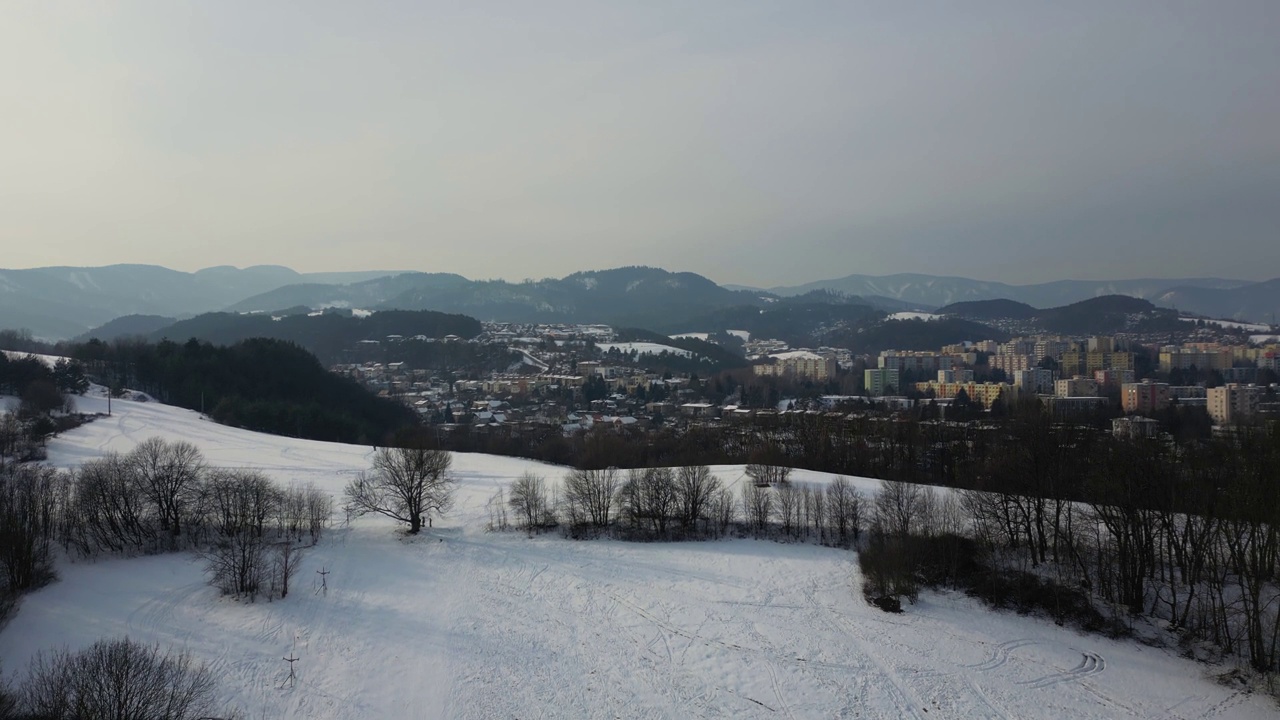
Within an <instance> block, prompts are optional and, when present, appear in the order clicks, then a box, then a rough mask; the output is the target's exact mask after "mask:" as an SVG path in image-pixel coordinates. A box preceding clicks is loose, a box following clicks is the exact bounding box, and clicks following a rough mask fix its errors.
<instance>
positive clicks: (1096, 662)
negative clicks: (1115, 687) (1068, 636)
mask: <svg viewBox="0 0 1280 720" xmlns="http://www.w3.org/2000/svg"><path fill="white" fill-rule="evenodd" d="M1106 669H1107V659H1106V658H1104V657H1102V656H1101V655H1099V654H1097V653H1093V652H1082V653H1080V662H1079V663H1078V664H1077V665H1076V666H1075V667H1073V668H1071V669H1070V670H1067V671H1066V672H1061V673H1053V674H1050V675H1045V676H1044V677H1039V678H1036V679H1034V680H1025V681H1023V682H1020V683H1018V684H1019V685H1026V686H1027V687H1030V688H1035V689H1039V688H1047V687H1052V686H1054V685H1061V684H1062V683H1065V682H1073V681H1077V680H1083V679H1085V678H1087V677H1091V676H1093V675H1097V674H1099V673H1101V672H1103V671H1104V670H1106Z"/></svg>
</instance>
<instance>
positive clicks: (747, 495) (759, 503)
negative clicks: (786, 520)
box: [742, 483, 773, 537]
mask: <svg viewBox="0 0 1280 720" xmlns="http://www.w3.org/2000/svg"><path fill="white" fill-rule="evenodd" d="M742 515H743V517H744V518H746V521H747V523H748V524H749V525H750V526H751V530H752V532H754V533H755V534H756V536H757V537H758V536H760V535H761V534H762V533H764V531H765V530H766V529H768V527H769V519H770V518H771V517H772V516H773V494H772V493H770V492H769V488H768V487H761V486H759V485H756V484H755V483H742Z"/></svg>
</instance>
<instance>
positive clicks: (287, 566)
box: [272, 539, 306, 599]
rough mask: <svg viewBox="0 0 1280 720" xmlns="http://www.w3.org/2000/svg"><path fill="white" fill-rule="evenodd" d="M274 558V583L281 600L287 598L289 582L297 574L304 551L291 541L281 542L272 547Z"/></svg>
mask: <svg viewBox="0 0 1280 720" xmlns="http://www.w3.org/2000/svg"><path fill="white" fill-rule="evenodd" d="M273 549H274V551H275V557H274V558H272V563H273V566H274V567H273V570H274V571H275V573H274V582H275V584H276V585H277V587H279V588H280V597H281V599H283V598H286V597H289V581H290V580H292V579H293V576H294V575H297V574H298V568H300V567H301V566H302V559H303V556H304V555H305V554H306V553H305V551H304V550H303V549H302V548H301V547H298V546H297V545H296V544H295V543H294V541H292V540H288V539H286V540H281V541H280V542H278V543H276V544H275V545H274V547H273Z"/></svg>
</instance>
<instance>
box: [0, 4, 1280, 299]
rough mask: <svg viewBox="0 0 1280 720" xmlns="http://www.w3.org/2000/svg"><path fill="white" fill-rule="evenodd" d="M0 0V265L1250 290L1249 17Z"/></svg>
mask: <svg viewBox="0 0 1280 720" xmlns="http://www.w3.org/2000/svg"><path fill="white" fill-rule="evenodd" d="M288 5H290V6H292V7H291V8H286V3H283V2H262V1H261V0H257V1H255V2H230V1H228V0H217V1H216V2H201V3H190V4H187V3H179V2H171V1H169V0H156V1H155V2H147V3H142V2H110V3H79V2H72V3H55V2H46V1H44V0H39V1H37V0H32V1H30V2H20V1H19V0H14V1H13V2H5V3H3V4H0V63H2V64H3V67H4V68H5V70H4V72H3V73H0V247H2V248H3V251H0V267H10V268H15V267H33V266H39V265H54V264H67V265H99V264H109V263H117V262H149V263H157V264H162V265H167V266H169V267H173V268H177V269H181V270H194V269H198V268H200V267H205V266H209V265H221V264H230V265H239V266H246V265H254V264H263V263H272V264H283V265H289V266H291V267H294V268H296V269H298V270H304V271H308V270H343V269H414V270H427V271H451V272H458V273H461V274H463V275H467V276H469V277H473V278H493V277H503V278H508V279H515V280H518V279H522V278H526V277H532V278H540V277H547V276H557V277H558V276H562V275H565V274H567V273H569V272H572V271H575V270H583V269H595V268H606V267H615V266H619V265H633V264H645V265H658V266H662V267H666V268H668V269H673V270H691V271H694V272H700V273H702V274H705V275H707V276H709V277H711V278H712V279H714V280H717V281H719V282H727V283H733V282H736V283H745V284H756V285H776V284H790V283H798V282H804V281H809V280H818V279H825V278H833V277H839V276H843V275H847V274H850V273H870V274H883V273H893V272H926V273H935V274H955V275H967V276H970V277H977V278H981V279H993V280H1004V281H1009V282H1034V281H1042V280H1049V279H1056V278H1061V277H1074V278H1119V277H1136V276H1191V275H1197V276H1199V275H1217V276H1225V277H1239V278H1246V279H1265V278H1269V277H1274V276H1278V275H1280V2H1278V1H1277V0H1259V1H1258V2H1227V1H1224V0H1212V1H1209V0H1205V1H1203V2H1196V3H1188V2H1177V1H1175V0H1158V1H1152V2H1137V1H1127V0H1105V1H1104V2H1085V1H1081V0H1072V1H1071V2H1059V3H1046V2H1026V1H1024V0H1016V1H1011V2H966V3H956V2H939V3H926V2H903V1H902V0H892V1H889V2H853V1H847V2H844V1H841V2H826V3H806V2H800V1H798V0H786V1H785V2H778V3H771V2H748V1H745V0H727V1H724V2H720V1H718V0H693V1H690V0H683V1H681V2H661V1H654V0H645V1H644V2H634V3H621V2H602V1H599V0H597V1H595V2H582V3H574V2H557V1H554V0H551V1H547V0H543V1H540V2H527V1H526V0H518V1H515V2H510V3H487V2H476V1H474V0H465V1H459V2H448V3H443V2H442V3H435V2H421V1H410V0H405V1H403V2H369V1H367V0H362V1H361V2H350V1H349V0H343V1H342V2H320V1H316V0H308V2H303V3H289V4H288Z"/></svg>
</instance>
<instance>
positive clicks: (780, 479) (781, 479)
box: [747, 463, 791, 487]
mask: <svg viewBox="0 0 1280 720" xmlns="http://www.w3.org/2000/svg"><path fill="white" fill-rule="evenodd" d="M747 477H749V478H751V480H752V481H753V482H754V483H755V484H756V485H759V486H761V487H768V486H770V485H780V484H782V483H785V482H786V481H787V478H789V477H791V468H789V467H787V466H786V465H769V464H766V463H748V464H747Z"/></svg>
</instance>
